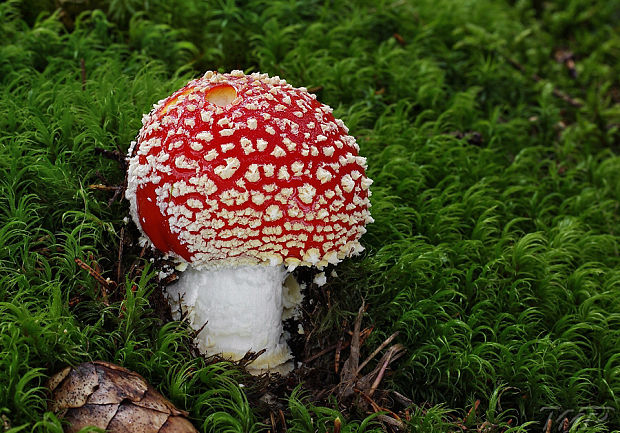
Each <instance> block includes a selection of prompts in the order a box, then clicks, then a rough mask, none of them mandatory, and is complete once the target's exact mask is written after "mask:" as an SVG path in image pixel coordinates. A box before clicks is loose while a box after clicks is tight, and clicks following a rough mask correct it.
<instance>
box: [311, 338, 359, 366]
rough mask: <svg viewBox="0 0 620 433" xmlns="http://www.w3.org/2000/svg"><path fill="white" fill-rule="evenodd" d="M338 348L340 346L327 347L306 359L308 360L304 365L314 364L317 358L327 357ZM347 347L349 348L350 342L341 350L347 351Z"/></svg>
mask: <svg viewBox="0 0 620 433" xmlns="http://www.w3.org/2000/svg"><path fill="white" fill-rule="evenodd" d="M336 347H338V344H332V345H331V346H328V347H326V348H325V349H323V350H321V351H320V352H317V353H315V354H314V355H312V356H311V357H309V358H306V359H305V360H304V363H306V364H307V363H309V362H312V361H314V360H315V359H317V358H319V357H321V356H323V355H325V354H326V353H329V352H331V351H332V350H334V349H336ZM347 347H349V342H348V341H347V342H345V343H344V344H343V345H342V348H341V349H346V348H347Z"/></svg>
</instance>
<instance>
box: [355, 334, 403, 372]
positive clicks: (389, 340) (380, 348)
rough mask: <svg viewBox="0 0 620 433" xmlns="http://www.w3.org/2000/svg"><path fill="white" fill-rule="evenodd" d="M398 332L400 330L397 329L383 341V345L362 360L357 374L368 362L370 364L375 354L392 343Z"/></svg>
mask: <svg viewBox="0 0 620 433" xmlns="http://www.w3.org/2000/svg"><path fill="white" fill-rule="evenodd" d="M398 334H399V332H398V331H396V332H395V333H393V334H392V335H390V336H389V337H388V338H387V339H386V340H385V341H384V342H383V343H381V345H380V346H379V347H377V348H376V349H375V350H374V351H373V352H372V353H371V354H370V356H369V357H368V358H366V360H365V361H364V362H362V364H361V365H360V366H359V368H358V369H357V374H359V373H360V371H362V368H364V367H366V364H368V363H369V362H370V361H371V360H372V359H373V358H374V357H375V356H377V355H378V354H379V352H381V351H382V350H383V349H385V348H386V347H387V345H388V344H390V343H391V342H392V340H394V339H395V338H396V337H397V336H398Z"/></svg>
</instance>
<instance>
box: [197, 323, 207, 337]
mask: <svg viewBox="0 0 620 433" xmlns="http://www.w3.org/2000/svg"><path fill="white" fill-rule="evenodd" d="M207 323H209V321H208V320H206V321H205V323H203V324H202V326H201V327H200V328H198V329H197V330H196V331H194V338H196V337H198V334H200V333H201V332H202V330H203V329H205V326H207Z"/></svg>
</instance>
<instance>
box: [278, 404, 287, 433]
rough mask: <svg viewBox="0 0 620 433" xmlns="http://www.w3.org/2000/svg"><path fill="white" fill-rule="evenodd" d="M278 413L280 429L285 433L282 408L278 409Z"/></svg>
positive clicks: (284, 419)
mask: <svg viewBox="0 0 620 433" xmlns="http://www.w3.org/2000/svg"><path fill="white" fill-rule="evenodd" d="M278 414H279V415H280V424H282V431H283V432H284V433H286V431H287V429H286V418H284V412H282V409H278Z"/></svg>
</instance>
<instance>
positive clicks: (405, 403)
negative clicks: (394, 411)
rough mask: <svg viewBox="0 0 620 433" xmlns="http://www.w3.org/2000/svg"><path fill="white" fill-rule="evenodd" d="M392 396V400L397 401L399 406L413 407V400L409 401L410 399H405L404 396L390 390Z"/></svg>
mask: <svg viewBox="0 0 620 433" xmlns="http://www.w3.org/2000/svg"><path fill="white" fill-rule="evenodd" d="M392 395H393V396H394V398H395V399H396V400H398V402H399V403H400V404H401V405H403V406H405V407H410V406H413V400H411V399H410V398H408V397H405V396H404V395H402V394H401V393H400V392H398V391H394V390H392Z"/></svg>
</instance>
